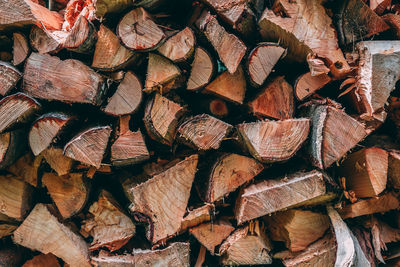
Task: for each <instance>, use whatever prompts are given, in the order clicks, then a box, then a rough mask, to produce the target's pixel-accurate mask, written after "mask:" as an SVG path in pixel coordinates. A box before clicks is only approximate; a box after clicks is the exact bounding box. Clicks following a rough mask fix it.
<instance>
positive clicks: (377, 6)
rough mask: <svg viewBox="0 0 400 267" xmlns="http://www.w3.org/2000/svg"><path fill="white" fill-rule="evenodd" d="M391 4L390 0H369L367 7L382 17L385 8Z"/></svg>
mask: <svg viewBox="0 0 400 267" xmlns="http://www.w3.org/2000/svg"><path fill="white" fill-rule="evenodd" d="M391 4H392V0H371V1H370V2H369V7H370V8H371V9H372V10H373V11H375V13H376V14H378V15H382V13H383V12H385V10H386V9H387V8H389V7H390V6H391Z"/></svg>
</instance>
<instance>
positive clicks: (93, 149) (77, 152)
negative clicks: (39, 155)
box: [64, 126, 111, 169]
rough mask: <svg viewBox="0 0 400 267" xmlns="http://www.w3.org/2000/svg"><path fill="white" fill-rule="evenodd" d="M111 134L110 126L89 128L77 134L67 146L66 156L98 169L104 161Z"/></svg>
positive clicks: (65, 149)
mask: <svg viewBox="0 0 400 267" xmlns="http://www.w3.org/2000/svg"><path fill="white" fill-rule="evenodd" d="M110 134H111V127H110V126H98V127H92V128H89V129H88V130H85V131H83V132H81V133H79V134H77V135H76V136H75V137H74V138H72V140H71V141H69V142H68V143H67V144H66V145H65V147H64V155H65V156H67V157H70V158H71V159H74V160H77V161H80V162H82V163H85V164H88V165H91V166H94V167H96V168H97V169H98V168H100V164H101V161H102V160H103V156H104V153H105V151H106V148H107V144H108V139H109V137H110Z"/></svg>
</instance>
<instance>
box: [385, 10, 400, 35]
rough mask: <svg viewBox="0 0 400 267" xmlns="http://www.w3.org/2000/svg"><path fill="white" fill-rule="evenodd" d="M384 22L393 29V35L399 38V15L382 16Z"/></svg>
mask: <svg viewBox="0 0 400 267" xmlns="http://www.w3.org/2000/svg"><path fill="white" fill-rule="evenodd" d="M382 18H383V20H384V21H385V22H386V24H388V25H389V26H390V28H391V31H392V32H393V34H394V35H395V36H396V37H397V38H399V37H400V16H399V15H398V14H392V13H388V14H385V15H383V16H382Z"/></svg>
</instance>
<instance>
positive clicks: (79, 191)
mask: <svg viewBox="0 0 400 267" xmlns="http://www.w3.org/2000/svg"><path fill="white" fill-rule="evenodd" d="M42 183H43V185H44V186H46V188H47V191H48V192H49V194H50V196H51V198H52V199H53V201H54V203H55V204H56V206H57V209H58V211H59V212H60V214H61V216H62V217H63V218H64V219H67V218H69V217H71V216H73V215H75V214H77V213H78V212H80V211H81V210H82V209H83V207H84V206H85V204H86V201H87V199H88V197H89V188H88V186H87V184H86V181H85V178H84V177H83V174H82V173H70V174H67V175H64V176H58V175H56V174H53V173H44V174H43V176H42Z"/></svg>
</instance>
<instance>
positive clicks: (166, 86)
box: [144, 53, 181, 94]
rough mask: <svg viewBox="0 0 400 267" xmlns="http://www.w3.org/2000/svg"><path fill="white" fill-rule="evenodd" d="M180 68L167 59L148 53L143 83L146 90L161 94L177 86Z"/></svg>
mask: <svg viewBox="0 0 400 267" xmlns="http://www.w3.org/2000/svg"><path fill="white" fill-rule="evenodd" d="M180 76H181V70H180V69H179V68H178V67H177V66H175V65H174V64H173V63H172V62H171V61H170V60H169V59H167V58H165V57H163V56H160V55H157V54H154V53H150V54H149V60H148V64H147V73H146V81H145V83H144V87H145V89H144V90H145V91H146V92H153V91H158V92H160V93H161V94H163V93H167V92H168V91H169V90H171V89H174V88H176V87H179V85H180V79H179V78H180Z"/></svg>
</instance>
